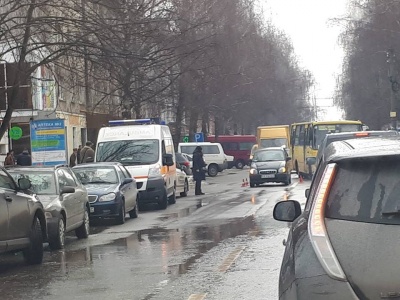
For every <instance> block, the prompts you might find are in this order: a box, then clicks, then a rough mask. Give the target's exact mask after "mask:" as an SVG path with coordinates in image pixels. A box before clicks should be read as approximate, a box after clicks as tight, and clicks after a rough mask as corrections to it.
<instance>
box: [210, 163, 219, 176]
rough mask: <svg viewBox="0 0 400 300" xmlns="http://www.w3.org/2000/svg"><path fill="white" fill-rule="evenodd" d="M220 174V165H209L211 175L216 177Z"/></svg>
mask: <svg viewBox="0 0 400 300" xmlns="http://www.w3.org/2000/svg"><path fill="white" fill-rule="evenodd" d="M217 174H218V166H217V165H215V164H212V165H210V166H209V167H208V175H209V176H210V177H215V176H217Z"/></svg>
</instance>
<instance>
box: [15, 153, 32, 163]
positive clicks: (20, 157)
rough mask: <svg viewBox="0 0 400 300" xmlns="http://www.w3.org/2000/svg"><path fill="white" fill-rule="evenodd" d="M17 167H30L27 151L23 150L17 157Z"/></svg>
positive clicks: (30, 161) (29, 157) (30, 160)
mask: <svg viewBox="0 0 400 300" xmlns="http://www.w3.org/2000/svg"><path fill="white" fill-rule="evenodd" d="M17 165H19V166H30V165H32V158H31V156H30V155H29V151H28V149H24V151H22V153H21V154H20V155H18V157H17Z"/></svg>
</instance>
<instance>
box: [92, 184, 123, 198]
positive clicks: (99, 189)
mask: <svg viewBox="0 0 400 300" xmlns="http://www.w3.org/2000/svg"><path fill="white" fill-rule="evenodd" d="M117 187H118V184H117V183H115V184H103V183H89V184H85V188H86V190H87V192H88V194H89V195H104V194H108V193H112V192H114V191H115V190H116V189H117Z"/></svg>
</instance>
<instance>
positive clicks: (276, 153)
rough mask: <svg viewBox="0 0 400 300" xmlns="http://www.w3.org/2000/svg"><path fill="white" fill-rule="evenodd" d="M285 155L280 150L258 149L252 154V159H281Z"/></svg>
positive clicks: (283, 158)
mask: <svg viewBox="0 0 400 300" xmlns="http://www.w3.org/2000/svg"><path fill="white" fill-rule="evenodd" d="M282 160H285V155H284V153H283V151H282V150H267V151H258V152H256V153H255V154H254V158H253V161H282Z"/></svg>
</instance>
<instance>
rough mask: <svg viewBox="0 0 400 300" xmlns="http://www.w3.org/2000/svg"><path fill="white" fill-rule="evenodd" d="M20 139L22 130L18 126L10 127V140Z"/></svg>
mask: <svg viewBox="0 0 400 300" xmlns="http://www.w3.org/2000/svg"><path fill="white" fill-rule="evenodd" d="M21 137H22V128H21V127H18V126H14V127H11V129H10V138H11V139H12V140H19V139H20V138H21Z"/></svg>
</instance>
